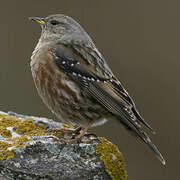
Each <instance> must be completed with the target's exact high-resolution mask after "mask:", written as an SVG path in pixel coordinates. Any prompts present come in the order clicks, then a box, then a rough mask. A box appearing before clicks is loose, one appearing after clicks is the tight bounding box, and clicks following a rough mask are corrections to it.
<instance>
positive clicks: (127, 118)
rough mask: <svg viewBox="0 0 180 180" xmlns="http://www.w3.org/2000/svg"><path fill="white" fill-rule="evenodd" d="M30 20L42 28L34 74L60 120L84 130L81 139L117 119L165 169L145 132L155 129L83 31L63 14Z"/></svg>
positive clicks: (39, 91) (42, 96) (50, 106)
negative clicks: (91, 128)
mask: <svg viewBox="0 0 180 180" xmlns="http://www.w3.org/2000/svg"><path fill="white" fill-rule="evenodd" d="M29 19H30V20H33V21H35V22H37V23H38V24H40V26H41V29H42V30H41V35H40V39H39V41H38V43H37V45H36V47H35V49H34V51H33V53H32V56H31V63H30V67H31V71H32V76H33V79H34V83H35V86H36V88H37V91H38V93H39V95H40V97H41V98H42V100H43V102H44V103H45V104H46V105H47V107H48V108H49V109H50V110H51V112H52V113H54V114H55V115H56V117H57V120H56V121H61V122H64V123H68V124H69V125H71V126H73V127H76V128H77V129H76V130H77V131H80V130H81V133H80V134H79V135H78V137H77V139H81V138H82V137H83V136H84V135H85V134H86V132H87V130H88V129H89V128H90V127H93V126H97V125H103V124H104V123H105V122H106V121H107V120H109V121H112V120H113V119H116V120H117V121H119V122H120V123H121V124H122V125H123V126H125V127H126V128H127V129H128V130H129V131H131V132H132V133H133V134H135V135H136V136H138V137H139V138H140V139H141V140H142V141H143V142H145V144H147V145H148V146H149V148H150V149H151V150H152V151H153V152H154V153H155V155H156V156H157V157H158V159H159V160H160V161H161V163H162V164H163V165H165V159H164V158H163V156H162V155H161V153H160V152H159V150H158V149H157V147H156V146H155V145H154V144H153V143H152V141H151V140H150V138H149V136H148V135H147V133H146V132H145V130H144V129H145V128H146V129H149V130H150V131H151V132H152V133H154V131H153V129H152V128H151V126H150V125H149V124H148V123H147V122H146V121H145V120H144V119H143V118H142V116H141V115H140V113H139V112H138V110H137V109H136V105H135V103H134V101H133V100H132V98H131V97H130V95H129V94H128V92H127V91H126V90H125V88H124V87H123V85H122V83H121V82H120V81H119V80H118V78H117V77H116V76H115V75H114V74H113V72H112V70H111V69H110V67H109V65H108V64H107V62H106V60H105V58H104V57H103V56H102V54H101V53H100V52H99V50H98V49H97V48H96V46H95V44H94V42H93V40H92V39H91V37H90V36H89V35H88V33H87V32H86V31H85V30H84V29H83V27H82V26H81V25H80V24H79V23H78V22H77V21H75V20H74V19H73V18H71V17H69V16H66V15H63V14H54V15H50V16H47V17H43V18H40V17H30V18H29Z"/></svg>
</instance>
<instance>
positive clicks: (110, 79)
mask: <svg viewBox="0 0 180 180" xmlns="http://www.w3.org/2000/svg"><path fill="white" fill-rule="evenodd" d="M72 49H73V50H72ZM77 53H79V54H80V56H78V57H77ZM80 57H81V58H80ZM79 58H80V59H79ZM54 60H55V63H56V64H57V66H58V67H59V68H60V69H61V70H64V72H65V73H67V74H68V75H69V76H70V77H71V78H72V79H73V80H74V81H76V82H77V83H78V84H79V85H80V86H81V88H83V90H84V91H85V92H86V93H88V94H89V95H90V96H91V97H92V98H94V99H96V100H97V101H98V102H99V103H100V104H102V105H103V106H104V107H105V108H106V109H107V110H108V111H109V112H110V113H112V114H113V115H114V116H116V117H117V119H119V120H121V122H122V123H123V124H125V125H126V126H127V127H128V128H130V129H131V130H133V131H134V132H136V134H137V135H138V136H139V137H140V138H141V139H142V140H143V141H144V142H145V143H146V144H148V146H149V147H150V148H151V149H152V150H153V151H154V152H155V153H156V155H157V156H158V158H159V159H160V160H161V162H162V163H163V164H164V163H165V161H164V159H163V157H162V155H161V154H160V152H159V151H158V149H157V148H156V147H155V146H154V145H153V144H152V142H151V140H150V139H149V137H148V136H147V135H146V133H145V132H144V131H143V129H142V128H141V125H140V122H141V123H142V124H144V125H145V126H146V127H147V128H149V129H150V130H152V128H151V127H150V126H149V125H148V124H147V123H146V122H145V121H144V120H143V119H142V117H141V116H140V115H139V113H138V111H137V110H136V107H135V104H134V102H133V101H132V99H131V98H130V96H129V95H128V93H127V92H126V90H125V89H124V88H123V86H122V85H121V83H120V82H119V81H118V80H117V79H116V78H115V77H114V75H113V73H112V72H111V70H110V69H109V67H108V65H107V64H106V63H105V61H104V59H103V58H102V57H101V55H100V54H99V53H97V52H96V51H93V50H92V49H91V50H89V49H88V50H87V49H86V48H85V47H83V48H80V47H77V46H71V48H69V47H68V46H63V45H60V46H59V47H58V48H57V49H56V51H55V58H54Z"/></svg>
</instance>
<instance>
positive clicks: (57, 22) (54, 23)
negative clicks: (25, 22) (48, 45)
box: [50, 20, 59, 25]
mask: <svg viewBox="0 0 180 180" xmlns="http://www.w3.org/2000/svg"><path fill="white" fill-rule="evenodd" d="M50 23H51V24H52V25H57V24H59V21H56V20H52V21H50Z"/></svg>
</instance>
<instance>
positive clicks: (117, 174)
mask: <svg viewBox="0 0 180 180" xmlns="http://www.w3.org/2000/svg"><path fill="white" fill-rule="evenodd" d="M98 139H99V141H100V142H99V144H98V145H97V147H96V154H100V159H101V160H102V161H103V162H104V165H105V169H106V171H107V173H108V174H109V175H110V176H111V178H112V180H125V179H127V172H126V166H125V162H124V160H123V156H122V154H121V152H120V151H119V150H118V148H117V147H116V146H115V145H114V144H112V143H111V142H110V141H108V140H106V139H105V138H103V137H99V138H98Z"/></svg>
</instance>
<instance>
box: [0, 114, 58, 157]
mask: <svg viewBox="0 0 180 180" xmlns="http://www.w3.org/2000/svg"><path fill="white" fill-rule="evenodd" d="M34 122H35V121H34V120H33V119H25V120H21V119H18V118H15V117H12V116H8V115H0V135H1V136H2V137H4V138H5V139H4V140H3V141H0V159H1V160H3V159H10V158H13V157H14V154H15V152H16V148H25V147H26V145H25V142H28V141H30V140H29V139H28V136H42V135H50V134H52V133H50V132H48V131H47V130H46V129H45V127H44V125H43V124H38V125H35V124H34ZM8 127H13V128H16V133H18V134H19V135H21V136H20V137H16V138H13V137H12V133H11V131H10V130H8V129H7V128H8ZM53 135H56V134H53ZM58 136H60V135H58Z"/></svg>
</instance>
